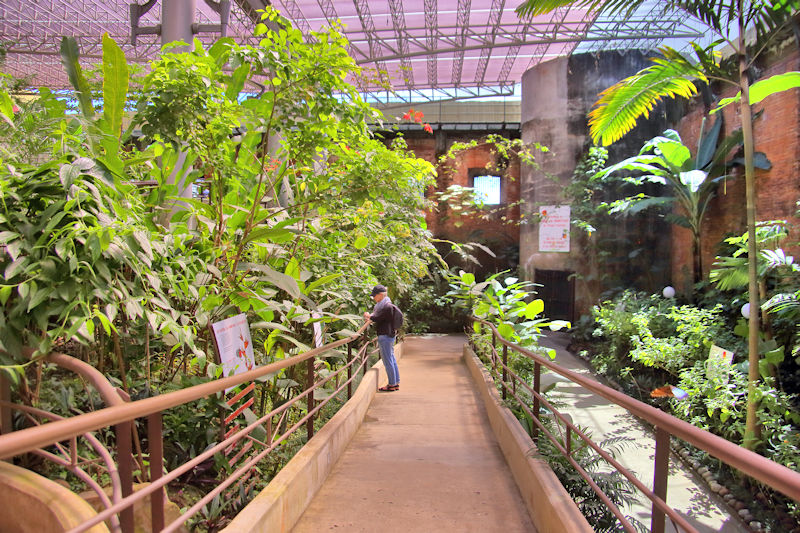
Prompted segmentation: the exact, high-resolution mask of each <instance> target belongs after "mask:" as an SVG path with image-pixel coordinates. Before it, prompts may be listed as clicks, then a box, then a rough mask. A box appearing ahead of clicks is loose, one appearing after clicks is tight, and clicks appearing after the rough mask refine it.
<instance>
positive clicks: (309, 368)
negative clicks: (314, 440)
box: [306, 357, 316, 440]
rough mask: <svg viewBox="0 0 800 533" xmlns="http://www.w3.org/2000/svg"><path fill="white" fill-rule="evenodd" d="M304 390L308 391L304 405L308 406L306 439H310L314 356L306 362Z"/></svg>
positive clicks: (312, 431) (312, 432) (312, 418)
mask: <svg viewBox="0 0 800 533" xmlns="http://www.w3.org/2000/svg"><path fill="white" fill-rule="evenodd" d="M306 365H307V366H306V390H307V391H308V396H307V397H306V405H307V407H308V414H309V415H310V416H309V417H308V420H306V434H307V435H308V440H311V437H313V436H314V416H313V415H311V411H313V410H314V391H313V390H311V389H312V388H313V387H314V382H315V381H316V380H315V376H314V358H313V357H312V358H311V359H309V360H308V361H307V362H306Z"/></svg>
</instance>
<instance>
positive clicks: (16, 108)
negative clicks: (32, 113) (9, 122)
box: [11, 104, 19, 113]
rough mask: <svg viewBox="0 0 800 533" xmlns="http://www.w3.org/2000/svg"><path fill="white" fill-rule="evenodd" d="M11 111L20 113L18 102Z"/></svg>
mask: <svg viewBox="0 0 800 533" xmlns="http://www.w3.org/2000/svg"><path fill="white" fill-rule="evenodd" d="M11 111H12V112H14V113H19V107H18V106H17V104H14V107H12V108H11Z"/></svg>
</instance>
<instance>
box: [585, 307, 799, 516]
mask: <svg viewBox="0 0 800 533" xmlns="http://www.w3.org/2000/svg"><path fill="white" fill-rule="evenodd" d="M720 296H721V295H720ZM729 298H730V297H729ZM706 299H707V300H712V298H711V297H710V296H709V295H706ZM717 299H718V300H721V299H722V298H721V297H719V296H718V298H717ZM733 299H737V298H736V297H733ZM742 301H743V298H741V297H740V296H739V297H738V302H739V305H735V306H732V305H730V304H728V305H727V306H726V305H723V304H722V303H718V304H716V305H714V306H712V307H711V308H703V307H698V306H696V305H689V304H680V303H678V302H676V301H675V300H673V299H669V298H663V297H662V296H660V295H649V294H645V293H637V292H634V291H626V292H623V293H621V294H619V295H618V296H617V297H615V298H612V299H608V300H606V301H604V302H602V303H600V304H598V305H597V306H595V307H594V309H593V320H591V321H587V322H585V323H583V324H582V325H581V328H583V329H584V330H585V331H584V332H583V335H585V337H581V333H582V332H578V335H577V337H579V338H582V339H583V340H582V341H579V342H578V343H577V344H576V345H581V346H585V347H587V348H588V349H587V350H584V351H583V352H582V355H583V356H584V357H585V358H586V359H587V360H588V361H589V362H590V363H591V364H592V365H593V367H594V368H595V369H596V370H597V371H599V372H600V373H602V374H604V375H606V376H608V377H610V378H612V379H613V380H614V382H615V383H617V384H618V385H619V386H620V387H622V389H623V390H624V391H625V392H626V393H627V394H629V395H631V396H633V397H635V398H637V399H640V400H642V401H645V402H649V403H652V404H654V405H656V406H657V407H659V408H662V409H664V410H666V411H668V412H670V413H671V414H673V415H674V416H677V417H678V418H681V419H683V420H686V421H687V422H689V423H691V424H693V425H695V426H697V427H700V428H702V429H705V430H707V431H710V432H712V433H715V434H717V435H720V436H722V437H724V438H726V439H728V440H730V441H732V442H741V441H742V439H743V438H744V435H745V432H746V408H745V406H746V404H747V387H746V384H747V381H748V377H747V376H748V364H749V363H748V361H747V358H746V356H744V355H742V354H745V353H746V352H747V335H748V328H747V327H746V325H745V324H744V319H743V318H742V317H741V315H740V313H739V308H740V307H741V303H742ZM737 317H738V318H737ZM586 328H588V330H586ZM791 329H792V330H796V326H794V325H792V326H791ZM776 333H777V334H778V336H779V337H783V336H784V334H783V333H782V332H779V330H776ZM586 341H589V342H586ZM712 344H716V345H718V346H721V347H724V348H725V349H727V350H730V351H733V352H734V353H735V354H736V357H735V359H734V360H733V362H732V364H728V363H726V362H721V361H718V360H715V359H713V358H711V357H709V352H710V348H711V346H712ZM759 345H760V347H761V351H762V354H761V356H762V359H761V360H762V362H763V363H764V364H762V365H760V368H759V373H760V376H761V380H760V382H759V385H758V395H757V397H758V399H759V402H758V411H757V414H758V422H759V423H758V432H757V435H758V437H759V443H758V446H756V448H755V451H757V452H758V453H760V454H762V455H764V456H766V457H768V458H770V459H772V460H773V461H776V462H779V463H781V464H783V465H785V466H787V467H789V468H792V469H796V468H797V465H798V464H800V463H798V461H800V441H798V440H797V439H798V437H797V436H798V434H800V433H799V432H798V428H799V427H800V402H798V395H797V392H798V391H797V388H796V387H795V384H794V382H793V380H792V379H791V378H792V376H793V374H794V372H793V369H794V365H795V364H796V362H795V361H793V360H790V358H788V357H787V358H785V360H784V357H783V353H784V346H779V345H778V344H777V342H776V341H775V340H774V339H766V338H765V337H764V336H762V337H761V340H760V342H759ZM768 362H771V363H770V364H767V363H768ZM770 365H772V366H770ZM782 368H786V369H787V370H788V372H782ZM664 386H675V387H677V388H679V389H680V390H681V391H683V393H685V397H680V398H678V397H675V398H671V399H667V398H653V397H652V394H651V393H652V392H653V391H654V390H656V389H660V388H662V387H664ZM681 396H683V395H681ZM692 453H693V455H694V456H696V458H697V459H698V460H700V461H702V462H705V463H706V464H707V465H708V466H709V467H710V468H712V469H713V470H714V471H715V472H716V473H717V475H718V477H719V478H720V479H723V480H725V483H726V485H727V486H728V487H729V488H731V490H732V491H734V492H735V493H736V497H737V498H739V499H740V500H744V501H745V502H749V501H751V500H752V497H753V494H762V495H766V496H764V497H763V498H762V499H763V501H760V502H759V503H758V504H757V505H752V506H751V509H759V508H763V509H765V512H764V513H763V515H762V516H760V517H759V519H760V521H761V522H762V523H764V524H767V525H768V526H769V527H771V528H777V529H772V530H778V531H779V530H782V529H781V528H782V527H784V526H783V525H781V524H780V520H779V519H776V517H777V516H782V517H784V519H789V517H790V516H794V519H793V520H794V521H796V520H797V519H798V516H797V508H796V505H795V504H794V503H793V502H791V501H787V500H786V498H783V497H782V496H780V495H779V494H775V493H773V492H771V491H769V490H768V489H766V488H764V487H760V486H759V485H758V484H756V483H753V482H752V481H750V480H749V479H748V478H747V477H746V476H743V475H741V474H739V473H737V472H736V471H731V470H730V469H727V468H725V467H724V465H722V464H721V463H719V462H718V461H716V460H713V459H711V458H709V457H708V456H707V455H706V454H705V453H702V452H699V451H694V452H692ZM784 521H785V520H784ZM790 521H791V519H790ZM790 529H791V528H790Z"/></svg>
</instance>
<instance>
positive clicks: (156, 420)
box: [147, 412, 164, 531]
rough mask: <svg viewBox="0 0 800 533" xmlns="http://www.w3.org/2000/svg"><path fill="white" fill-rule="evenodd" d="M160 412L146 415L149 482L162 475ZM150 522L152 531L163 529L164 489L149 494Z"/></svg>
mask: <svg viewBox="0 0 800 533" xmlns="http://www.w3.org/2000/svg"><path fill="white" fill-rule="evenodd" d="M162 425H163V422H162V419H161V413H160V412H158V413H153V414H152V415H150V416H148V417H147V443H148V445H149V447H150V483H154V482H155V481H156V480H158V479H160V478H161V476H162V475H164V440H163V433H162ZM150 524H151V525H152V528H151V530H152V531H161V530H162V529H164V489H163V488H161V489H159V490H157V491H156V492H154V493H153V494H151V495H150Z"/></svg>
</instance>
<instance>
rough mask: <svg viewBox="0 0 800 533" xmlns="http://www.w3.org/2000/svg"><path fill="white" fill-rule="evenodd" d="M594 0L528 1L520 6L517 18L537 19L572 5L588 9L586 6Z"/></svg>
mask: <svg viewBox="0 0 800 533" xmlns="http://www.w3.org/2000/svg"><path fill="white" fill-rule="evenodd" d="M594 3H595V1H594V0H583V1H578V2H575V1H570V0H527V1H526V2H524V3H522V4H520V5H519V6H518V7H517V9H516V10H515V11H516V12H517V16H518V17H519V18H521V19H527V18H531V17H537V16H539V15H546V14H547V13H550V12H551V11H555V10H556V9H558V8H559V7H565V6H569V5H572V6H574V7H586V5H590V4H594Z"/></svg>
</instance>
